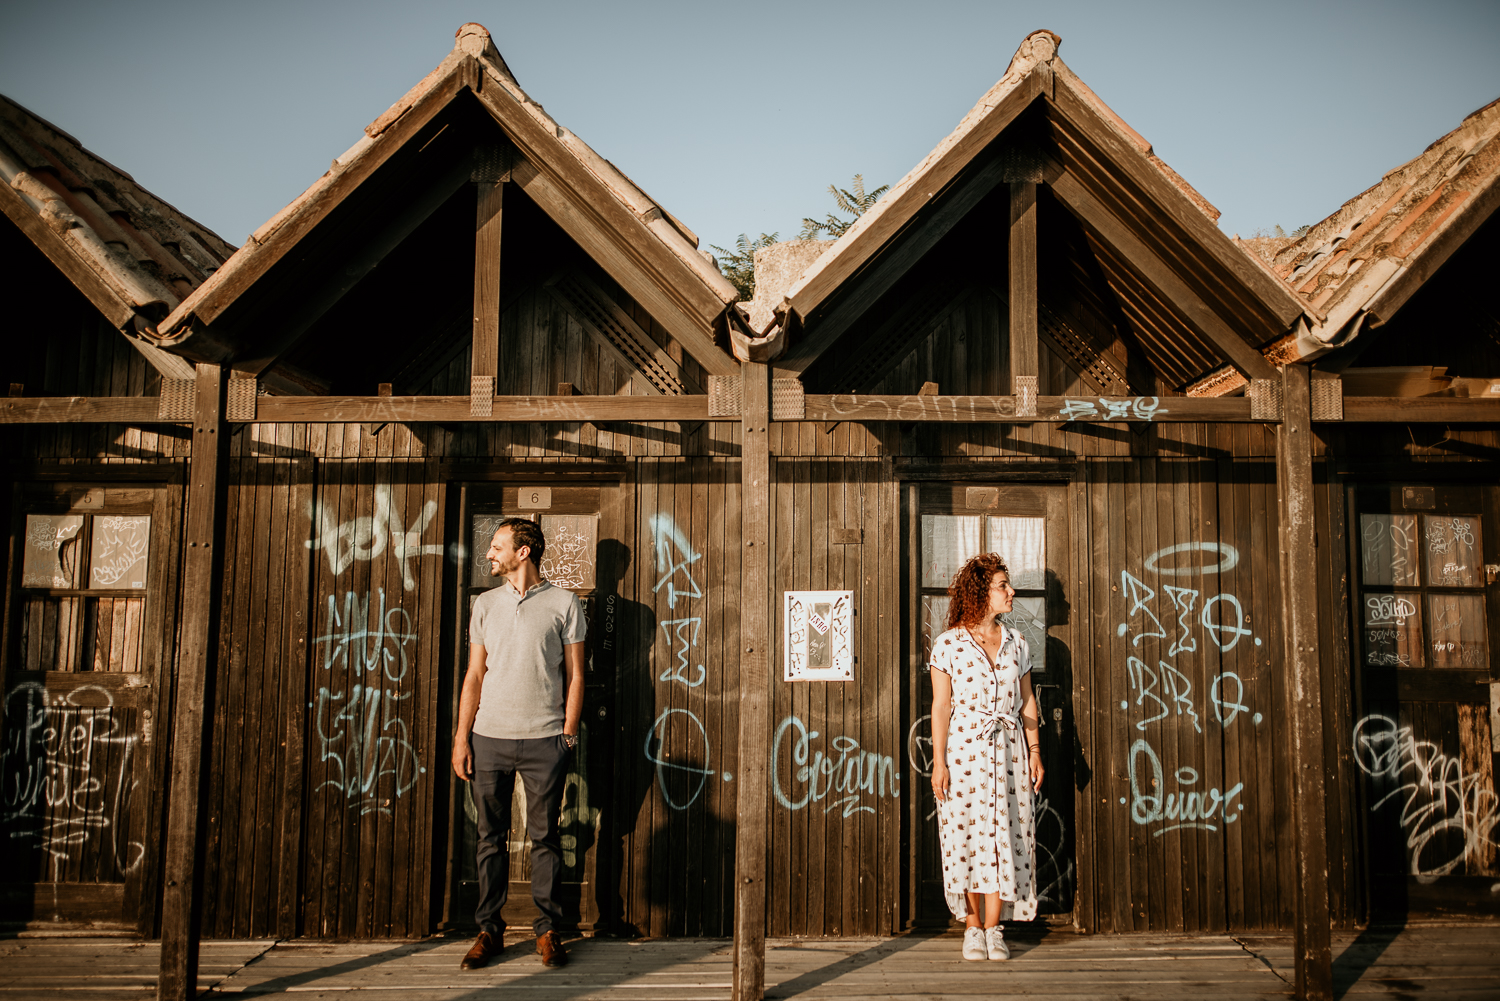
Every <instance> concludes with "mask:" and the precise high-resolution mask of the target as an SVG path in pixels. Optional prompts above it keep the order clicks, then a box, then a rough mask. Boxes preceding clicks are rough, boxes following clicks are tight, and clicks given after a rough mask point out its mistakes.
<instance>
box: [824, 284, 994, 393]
mask: <svg viewBox="0 0 1500 1001" xmlns="http://www.w3.org/2000/svg"><path fill="white" fill-rule="evenodd" d="M963 285H964V283H963V281H962V280H960V279H958V278H950V277H945V278H941V279H939V280H937V281H933V282H930V283H928V284H925V285H923V286H921V288H920V289H919V290H918V291H916V292H915V293H914V294H913V295H912V296H911V298H910V299H908V300H907V302H906V303H905V304H904V305H903V306H902V308H901V309H900V310H899V311H898V312H897V313H896V315H895V316H893V317H892V318H891V319H890V320H888V321H887V322H886V323H885V324H883V325H882V326H881V327H880V329H878V330H876V331H875V333H874V335H873V336H872V337H871V338H870V339H869V340H867V341H865V342H864V343H862V344H859V345H858V348H857V350H856V351H854V352H851V353H852V354H854V356H855V357H854V359H853V361H852V362H851V363H850V365H849V366H848V368H846V369H844V371H843V372H841V373H840V374H839V375H838V377H837V378H836V379H835V380H834V381H835V383H836V384H837V385H838V386H839V387H840V388H847V389H850V390H861V389H868V388H869V387H872V386H874V385H875V384H876V383H877V382H879V381H880V380H881V379H882V378H884V376H885V375H886V373H888V372H889V371H890V370H891V369H893V368H895V367H896V365H897V364H899V363H900V361H901V359H902V358H905V357H906V355H907V354H908V353H909V352H910V351H911V350H912V348H914V347H915V346H916V344H917V342H918V341H920V340H921V339H922V338H923V337H925V336H926V335H927V334H929V333H930V332H931V330H932V327H933V326H934V325H935V324H936V323H937V321H938V320H940V319H942V318H943V317H944V316H946V315H947V314H948V312H949V311H950V310H952V309H954V308H956V307H957V306H958V305H959V303H960V302H962V301H963V299H962V298H960V293H962V292H963ZM963 298H967V297H963Z"/></svg>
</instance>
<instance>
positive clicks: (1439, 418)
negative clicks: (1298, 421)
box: [1343, 396, 1500, 424]
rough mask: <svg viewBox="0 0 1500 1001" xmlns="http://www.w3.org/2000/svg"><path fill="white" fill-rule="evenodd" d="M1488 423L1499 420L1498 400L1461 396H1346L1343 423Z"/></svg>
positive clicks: (1499, 408)
mask: <svg viewBox="0 0 1500 1001" xmlns="http://www.w3.org/2000/svg"><path fill="white" fill-rule="evenodd" d="M1352 422H1360V423H1366V424H1480V423H1484V424H1488V423H1490V422H1500V400H1483V399H1480V400H1476V399H1465V398H1464V397H1461V396H1346V397H1344V420H1343V423H1345V424H1349V423H1352Z"/></svg>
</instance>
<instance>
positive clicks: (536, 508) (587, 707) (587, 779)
mask: <svg viewBox="0 0 1500 1001" xmlns="http://www.w3.org/2000/svg"><path fill="white" fill-rule="evenodd" d="M618 494H619V488H618V486H616V485H614V484H609V485H603V484H599V483H578V482H573V483H567V482H563V483H544V482H537V483H521V484H505V485H503V486H501V485H493V486H483V485H471V486H468V487H465V488H464V491H463V498H462V500H461V502H460V503H461V506H462V507H463V509H464V510H463V517H462V519H461V520H462V523H463V527H462V529H461V531H462V532H463V533H464V540H463V541H464V544H465V549H466V552H467V554H468V559H467V562H466V564H465V565H464V566H462V567H461V568H460V578H461V579H460V581H459V587H458V589H457V594H458V597H459V601H460V608H459V609H458V613H457V615H456V616H455V620H456V622H457V623H458V635H457V637H456V638H455V639H456V642H455V651H456V653H461V654H462V656H461V657H456V658H455V659H456V662H457V663H458V664H459V665H460V668H459V670H460V671H462V670H464V669H465V668H466V666H467V663H468V634H469V616H470V613H471V612H472V610H473V607H474V602H475V600H476V599H477V598H478V597H479V596H480V595H481V594H483V593H484V592H485V591H487V590H489V589H490V588H492V587H495V586H497V585H499V583H500V578H498V577H491V576H490V571H489V561H488V560H486V559H485V553H486V552H487V551H488V550H489V543H490V537H491V536H493V535H494V533H495V529H496V528H497V527H498V526H499V523H500V521H501V519H503V518H510V517H522V518H530V519H531V520H533V521H538V522H540V524H541V527H542V534H543V536H544V538H545V539H546V543H547V545H546V549H545V552H544V555H543V558H542V567H541V573H542V577H543V578H545V579H546V580H549V581H551V582H552V583H553V584H555V585H557V586H559V587H566V588H567V589H568V590H570V591H572V592H573V593H574V594H576V595H578V596H579V598H581V599H582V600H583V608H584V614H585V616H586V618H587V620H588V638H587V640H586V642H585V648H584V649H585V651H586V654H587V655H586V659H585V676H584V702H583V720H582V726H581V728H580V731H579V740H578V749H577V751H576V752H575V754H574V756H573V766H572V770H571V771H570V772H569V773H568V777H567V779H566V780H565V786H564V790H563V801H562V823H561V835H562V837H561V840H562V852H563V876H562V880H563V890H562V897H563V910H564V914H565V915H566V916H567V917H569V918H572V919H574V920H575V921H576V922H577V924H578V926H579V927H581V928H586V929H587V928H593V927H594V926H595V925H596V924H597V923H598V921H599V914H600V909H599V893H598V891H599V890H600V887H601V883H600V873H599V872H598V871H597V870H598V863H599V861H600V859H599V852H598V840H599V831H600V819H601V816H602V813H603V811H604V810H605V808H606V803H607V800H608V797H609V796H610V794H611V790H612V785H613V783H612V779H613V774H614V773H613V757H614V746H613V743H612V734H611V725H612V718H613V715H614V691H615V676H614V656H613V653H614V647H613V643H612V641H611V637H610V631H611V629H612V626H613V620H612V609H613V607H614V604H615V602H616V601H617V600H618V599H617V590H616V586H617V583H618V581H619V578H620V575H621V574H622V573H623V571H624V567H623V566H620V565H619V563H620V560H621V556H620V554H621V553H622V552H623V551H624V547H623V546H621V545H620V544H619V540H620V538H621V536H620V532H621V531H622V525H621V523H620V519H619V517H618V514H617V505H616V501H617V498H618ZM459 683H460V684H461V679H459ZM456 698H457V691H456V688H455V705H454V712H455V713H456V712H457V702H456ZM455 793H456V795H455V796H454V797H453V801H454V811H455V815H454V817H453V824H454V830H455V833H456V835H457V836H456V837H454V838H452V839H451V841H450V844H451V849H450V850H451V851H452V853H453V857H452V859H451V860H450V871H452V872H455V873H457V885H456V886H455V887H454V888H453V897H452V899H453V901H454V902H453V904H452V905H451V906H450V908H449V916H450V917H449V923H450V924H451V925H453V926H455V927H459V928H463V927H468V926H470V925H472V923H473V915H474V908H475V906H476V904H477V903H478V895H479V883H478V878H479V874H478V868H477V864H476V861H475V849H476V847H477V844H478V831H477V828H476V826H475V825H476V818H477V814H476V812H475V807H474V799H473V787H472V785H470V784H469V783H467V782H460V783H457V787H456V789H455ZM606 856H607V853H606ZM607 864H608V863H607V859H606V867H607ZM536 916H537V911H536V906H535V905H534V904H533V903H532V899H531V841H530V839H529V838H528V837H527V836H526V794H525V790H524V789H523V788H522V784H521V783H520V782H519V781H518V782H516V786H515V793H514V798H513V802H512V807H511V837H510V896H509V899H508V900H507V903H506V905H505V920H506V923H507V924H508V925H510V926H512V927H529V926H530V924H531V922H532V920H533V919H535V917H536Z"/></svg>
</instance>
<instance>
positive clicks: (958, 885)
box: [928, 553, 1042, 959]
mask: <svg viewBox="0 0 1500 1001" xmlns="http://www.w3.org/2000/svg"><path fill="white" fill-rule="evenodd" d="M948 595H949V598H950V599H951V601H950V604H949V607H948V630H947V631H946V632H944V633H942V634H941V635H940V636H938V637H937V639H935V640H933V643H932V656H931V660H930V662H929V664H928V668H929V670H930V671H931V674H932V752H933V753H932V758H933V765H932V791H933V794H934V795H935V796H936V797H937V801H938V832H939V840H940V842H941V846H942V850H943V889H944V891H945V893H946V894H947V897H948V906H949V908H950V909H951V910H952V911H953V914H954V916H955V917H960V918H963V919H964V925H965V928H964V950H963V951H964V958H965V959H984V958H986V957H988V958H990V959H1009V958H1010V947H1009V946H1007V945H1006V944H1005V938H1004V933H1003V932H1002V930H1001V928H1000V922H1001V921H1002V920H1006V919H1009V920H1015V921H1027V920H1030V919H1032V918H1034V917H1036V832H1035V830H1034V828H1033V826H1032V794H1033V793H1034V792H1035V791H1036V790H1039V789H1041V787H1042V752H1041V747H1040V745H1039V744H1038V743H1037V741H1038V730H1037V704H1036V695H1035V694H1034V693H1033V692H1032V688H1031V674H1030V672H1031V651H1030V649H1029V648H1028V647H1027V645H1026V640H1025V638H1024V637H1022V636H1021V634H1020V633H1019V632H1018V631H1016V630H1015V629H1011V628H1009V627H1007V626H1005V625H1003V624H1001V622H1000V616H1002V615H1004V614H1005V613H1007V612H1009V611H1010V610H1011V605H1012V603H1013V601H1014V600H1015V596H1016V591H1015V588H1013V587H1011V586H1010V572H1009V571H1008V570H1007V569H1006V567H1005V563H1004V562H1003V561H1002V560H1001V559H1000V557H999V556H997V555H996V554H994V553H985V554H983V555H980V556H976V557H974V558H973V559H971V560H969V562H967V563H965V564H964V566H963V568H962V569H961V570H959V571H958V573H957V574H955V575H954V577H953V584H952V585H951V586H950V587H949V588H948ZM1018 710H1019V712H1018Z"/></svg>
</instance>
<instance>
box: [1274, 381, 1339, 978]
mask: <svg viewBox="0 0 1500 1001" xmlns="http://www.w3.org/2000/svg"><path fill="white" fill-rule="evenodd" d="M1282 386H1283V392H1282V407H1283V410H1282V423H1281V429H1280V433H1279V435H1278V437H1277V440H1276V466H1277V469H1276V480H1277V486H1278V488H1279V489H1278V495H1279V499H1280V504H1281V511H1280V515H1281V517H1280V521H1281V621H1282V623H1283V628H1284V629H1285V647H1286V650H1285V653H1286V676H1287V682H1288V684H1287V692H1288V700H1289V705H1288V706H1287V715H1288V716H1289V717H1290V719H1291V724H1292V725H1291V737H1292V746H1291V748H1290V755H1289V756H1290V758H1291V762H1292V802H1293V804H1294V813H1293V818H1292V820H1293V824H1294V834H1293V839H1294V842H1295V845H1296V856H1297V908H1296V925H1295V938H1294V947H1295V959H1296V970H1297V978H1296V995H1297V997H1298V998H1301V999H1303V1001H1324V999H1330V1001H1331V999H1332V998H1333V955H1332V952H1331V947H1330V943H1329V931H1330V927H1329V922H1330V919H1329V909H1328V821H1327V805H1326V798H1327V795H1328V781H1327V774H1328V773H1327V771H1326V767H1325V761H1324V754H1323V728H1324V725H1325V721H1324V719H1323V687H1322V680H1321V678H1320V673H1321V667H1320V658H1319V653H1318V608H1317V594H1316V592H1315V591H1314V590H1311V588H1312V585H1313V582H1314V581H1316V580H1317V572H1318V563H1317V551H1316V548H1315V547H1316V545H1317V539H1316V525H1315V524H1314V505H1313V469H1312V450H1313V442H1312V379H1311V373H1310V371H1309V370H1308V368H1307V366H1306V365H1296V364H1292V365H1287V366H1286V368H1285V370H1284V371H1283V375H1282Z"/></svg>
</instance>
